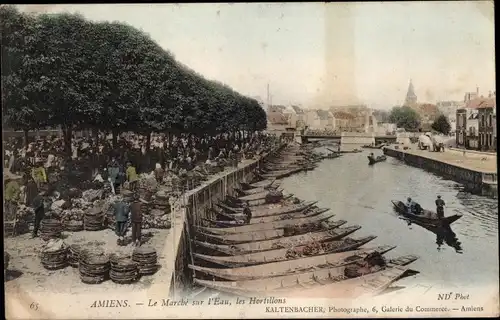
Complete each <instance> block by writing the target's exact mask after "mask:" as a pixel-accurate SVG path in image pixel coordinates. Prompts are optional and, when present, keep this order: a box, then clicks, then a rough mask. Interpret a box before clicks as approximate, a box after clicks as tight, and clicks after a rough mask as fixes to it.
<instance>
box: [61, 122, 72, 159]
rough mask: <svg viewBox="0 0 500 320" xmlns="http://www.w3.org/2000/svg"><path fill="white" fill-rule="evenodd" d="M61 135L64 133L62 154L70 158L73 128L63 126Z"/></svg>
mask: <svg viewBox="0 0 500 320" xmlns="http://www.w3.org/2000/svg"><path fill="white" fill-rule="evenodd" d="M63 135H64V154H65V155H66V158H71V138H72V135H73V129H72V128H71V126H64V127H63Z"/></svg>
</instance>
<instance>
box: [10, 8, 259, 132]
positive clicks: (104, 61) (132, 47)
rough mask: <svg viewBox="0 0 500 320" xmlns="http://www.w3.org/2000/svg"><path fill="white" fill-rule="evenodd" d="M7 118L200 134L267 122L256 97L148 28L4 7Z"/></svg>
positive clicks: (32, 123)
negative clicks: (181, 58) (195, 64)
mask: <svg viewBox="0 0 500 320" xmlns="http://www.w3.org/2000/svg"><path fill="white" fill-rule="evenodd" d="M0 19H1V21H0V28H1V37H2V82H3V86H4V90H3V91H2V99H3V104H4V106H5V108H4V119H5V123H6V124H7V125H9V126H11V127H14V128H16V129H21V130H32V129H35V128H41V127H43V126H51V127H56V126H60V127H61V128H63V130H64V132H65V135H67V136H68V137H67V138H68V139H70V137H71V134H70V133H71V130H75V129H83V128H92V129H97V130H103V131H112V132H114V133H119V132H124V131H135V132H138V133H145V134H146V133H147V134H148V133H151V132H166V133H173V134H181V133H192V134H198V135H205V134H211V135H213V134H218V133H222V132H236V131H240V130H246V131H254V130H263V129H265V128H266V123H267V121H266V115H265V112H264V110H263V109H262V108H261V107H260V105H259V104H258V102H257V101H256V100H254V99H251V98H248V97H245V96H243V95H241V94H239V93H237V92H235V91H234V90H233V89H231V88H229V87H228V86H226V85H224V84H221V83H218V82H216V81H210V80H207V79H205V78H204V77H202V76H201V75H199V74H197V73H196V72H194V71H193V70H190V69H189V68H188V67H186V66H184V65H182V64H181V63H179V62H177V61H176V60H175V59H174V57H173V56H172V55H171V54H170V53H169V52H168V51H166V50H164V49H163V48H162V47H160V46H159V45H158V44H157V43H156V42H155V41H153V40H152V39H151V38H150V37H149V36H148V35H146V34H145V33H144V32H142V31H140V30H137V29H135V28H133V27H131V26H129V25H126V24H123V23H117V22H112V23H111V22H90V21H87V20H85V19H84V18H83V17H81V16H79V15H74V14H43V15H38V16H32V15H27V14H23V13H20V12H18V11H17V10H16V9H15V8H13V7H11V6H2V7H1V8H0Z"/></svg>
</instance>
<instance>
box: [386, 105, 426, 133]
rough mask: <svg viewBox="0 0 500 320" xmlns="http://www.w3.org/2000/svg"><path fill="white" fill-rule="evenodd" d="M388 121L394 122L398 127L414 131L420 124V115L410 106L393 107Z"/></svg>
mask: <svg viewBox="0 0 500 320" xmlns="http://www.w3.org/2000/svg"><path fill="white" fill-rule="evenodd" d="M389 121H390V122H391V123H395V124H396V125H397V126H398V128H404V129H405V130H407V131H414V130H416V129H418V127H419V126H420V115H419V114H418V113H417V112H416V111H415V110H413V109H412V108H410V107H406V106H405V107H393V108H392V110H391V113H390V114H389Z"/></svg>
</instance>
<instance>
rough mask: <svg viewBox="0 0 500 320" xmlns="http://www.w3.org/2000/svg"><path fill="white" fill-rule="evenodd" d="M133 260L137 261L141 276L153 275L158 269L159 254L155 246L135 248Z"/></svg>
mask: <svg viewBox="0 0 500 320" xmlns="http://www.w3.org/2000/svg"><path fill="white" fill-rule="evenodd" d="M132 260H133V261H134V262H136V263H137V266H138V268H139V274H140V275H141V276H146V275H152V274H154V273H155V272H156V271H157V270H158V256H157V254H156V250H155V249H154V248H151V247H137V248H135V249H134V252H133V253H132Z"/></svg>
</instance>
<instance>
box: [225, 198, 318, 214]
mask: <svg viewBox="0 0 500 320" xmlns="http://www.w3.org/2000/svg"><path fill="white" fill-rule="evenodd" d="M316 203H317V201H307V202H302V203H298V204H289V203H280V204H276V203H274V204H265V205H261V206H254V207H251V208H250V210H251V211H252V217H253V218H257V217H267V216H277V215H280V214H286V213H293V212H298V211H302V210H304V209H307V208H309V207H312V206H313V205H315V204H316ZM216 205H217V206H218V207H219V208H221V209H224V210H226V211H228V212H232V213H243V208H236V207H230V206H228V205H225V204H223V203H217V204H216Z"/></svg>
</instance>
